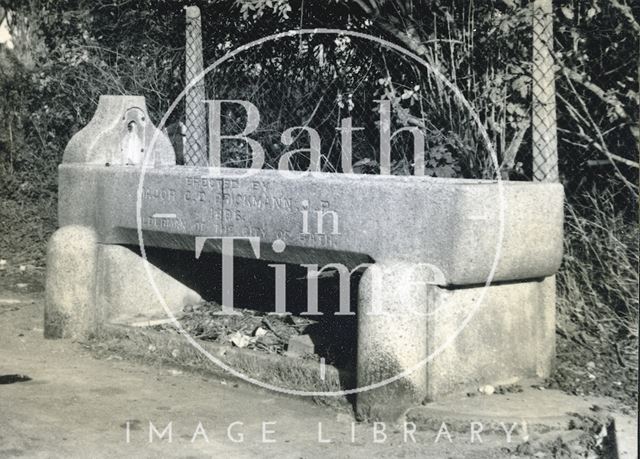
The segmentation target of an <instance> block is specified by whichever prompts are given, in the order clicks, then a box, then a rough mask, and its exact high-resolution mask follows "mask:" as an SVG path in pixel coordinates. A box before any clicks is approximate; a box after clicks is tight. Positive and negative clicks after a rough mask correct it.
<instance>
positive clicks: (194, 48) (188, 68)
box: [184, 6, 208, 166]
mask: <svg viewBox="0 0 640 459" xmlns="http://www.w3.org/2000/svg"><path fill="white" fill-rule="evenodd" d="M186 16H187V25H186V46H185V59H186V61H185V75H186V79H185V83H186V84H187V85H188V84H189V83H191V82H192V81H193V80H195V78H197V77H198V76H199V75H200V74H201V73H202V71H203V69H204V64H203V57H202V24H201V20H200V9H199V8H198V7H197V6H188V7H187V8H186ZM204 101H205V88H204V79H200V80H199V81H198V82H197V83H196V84H195V85H194V86H193V87H192V88H191V89H190V90H189V91H187V93H186V95H185V127H186V134H185V144H184V162H185V165H187V166H208V161H207V115H206V110H205V103H204Z"/></svg>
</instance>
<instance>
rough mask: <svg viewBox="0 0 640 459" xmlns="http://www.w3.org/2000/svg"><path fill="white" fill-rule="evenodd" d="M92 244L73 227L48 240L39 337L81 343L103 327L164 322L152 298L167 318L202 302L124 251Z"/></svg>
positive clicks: (84, 231)
mask: <svg viewBox="0 0 640 459" xmlns="http://www.w3.org/2000/svg"><path fill="white" fill-rule="evenodd" d="M97 241H98V240H97V236H96V234H95V232H94V231H93V230H92V229H91V228H88V227H84V226H77V225H70V226H64V227H62V228H60V229H59V230H57V231H56V232H55V233H54V234H53V236H52V237H51V239H50V241H49V246H48V250H47V279H46V304H45V317H44V335H45V338H72V339H86V338H89V337H90V336H91V335H92V334H93V333H95V332H96V331H97V330H98V329H99V328H100V326H101V325H102V324H103V323H106V322H112V323H113V322H117V323H131V322H135V321H140V322H142V321H145V320H152V319H163V318H167V317H168V315H167V310H166V309H165V307H164V306H163V304H162V302H161V300H160V299H159V297H158V294H159V296H160V297H161V298H162V299H163V300H164V303H165V305H166V307H167V309H168V310H169V311H171V312H172V313H173V314H178V313H179V312H181V311H182V309H183V307H184V306H186V305H187V304H194V303H197V302H199V301H201V300H202V298H201V297H200V295H199V294H198V293H196V292H195V291H193V290H192V289H190V288H188V287H186V286H185V285H184V284H182V283H181V282H179V281H177V280H176V279H174V278H173V277H171V276H169V275H168V274H166V273H164V272H163V271H161V270H160V269H158V268H156V267H155V266H153V265H151V264H149V263H148V262H147V261H145V260H144V259H143V258H142V257H140V256H139V255H137V254H136V253H134V252H132V251H131V250H129V249H127V248H126V247H122V246H118V245H103V244H99V243H98V242H97ZM147 269H148V271H149V272H147ZM150 277H151V278H152V279H153V280H154V283H155V285H156V288H157V293H156V291H155V290H154V288H153V286H152V283H151V280H150Z"/></svg>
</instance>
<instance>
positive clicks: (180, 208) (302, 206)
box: [141, 176, 342, 248]
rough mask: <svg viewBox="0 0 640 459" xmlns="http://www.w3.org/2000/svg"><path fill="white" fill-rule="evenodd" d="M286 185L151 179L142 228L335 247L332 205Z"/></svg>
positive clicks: (190, 178)
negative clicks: (293, 192) (302, 194)
mask: <svg viewBox="0 0 640 459" xmlns="http://www.w3.org/2000/svg"><path fill="white" fill-rule="evenodd" d="M288 188H289V187H287V186H286V184H283V182H279V181H278V180H273V179H271V180H265V179H261V178H253V177H249V178H218V177H201V176H186V177H185V176H182V177H179V178H176V179H175V180H174V182H173V183H172V184H171V185H168V184H167V183H166V180H161V179H156V178H155V177H149V178H147V179H145V183H144V186H143V189H142V207H141V215H142V227H143V229H147V230H153V231H165V232H177V233H182V234H190V235H208V236H214V235H218V236H227V237H259V238H261V240H264V241H265V242H271V241H275V240H276V239H281V240H283V241H285V242H286V243H287V244H288V245H300V246H313V247H326V248H331V247H335V246H336V244H337V240H338V238H339V237H340V236H341V235H342V228H341V226H340V223H341V222H340V221H339V216H338V212H337V210H336V209H334V208H333V207H332V203H331V202H330V201H329V200H326V199H318V198H314V199H313V201H312V200H311V199H304V197H300V196H296V197H294V196H292V193H291V192H290V191H289V190H288Z"/></svg>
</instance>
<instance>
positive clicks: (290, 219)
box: [59, 164, 563, 285]
mask: <svg viewBox="0 0 640 459" xmlns="http://www.w3.org/2000/svg"><path fill="white" fill-rule="evenodd" d="M224 172H225V173H226V174H229V175H230V176H231V177H230V178H220V177H207V174H208V170H207V169H205V168H192V167H181V168H156V169H148V170H146V171H145V173H144V178H143V183H142V189H141V197H142V199H141V201H140V203H139V205H140V209H141V211H140V216H141V223H142V229H143V230H144V231H145V241H146V243H148V244H149V245H155V246H161V247H168V248H182V249H191V250H192V249H193V246H194V236H212V237H223V236H234V237H249V236H252V237H260V242H262V243H263V244H264V246H263V247H262V250H261V254H260V258H262V259H269V260H274V261H289V262H293V263H302V262H315V263H331V262H343V263H348V262H352V263H354V264H355V263H358V262H362V261H364V260H367V259H374V260H389V259H390V260H401V261H408V262H414V263H425V264H429V265H431V266H432V267H434V269H433V272H432V279H430V280H429V282H430V283H433V284H437V285H469V284H483V283H485V282H486V280H487V278H488V276H489V274H490V272H491V269H492V266H493V264H494V261H495V260H496V258H497V267H496V271H495V276H494V278H493V280H494V281H513V280H519V279H531V278H539V277H546V276H550V275H553V274H555V272H556V271H557V269H558V267H559V265H560V262H561V259H562V223H563V190H562V186H561V185H559V184H550V183H523V182H506V183H503V184H502V185H499V184H497V183H496V182H492V181H479V180H457V179H456V180H453V179H451V180H449V179H434V178H429V177H389V176H362V175H353V174H312V175H309V176H307V177H299V178H298V179H291V178H289V179H287V178H283V177H282V176H280V174H279V173H278V172H277V171H259V172H258V173H257V174H255V175H253V176H250V177H246V176H245V177H241V176H240V172H239V171H238V170H235V171H234V170H230V169H224ZM294 175H295V174H294ZM203 177H204V178H203ZM140 179H141V171H140V170H139V169H137V168H127V167H109V168H107V167H98V166H86V165H85V166H81V165H74V164H63V165H61V166H60V214H59V215H60V224H61V225H67V224H85V225H89V226H93V227H95V228H96V230H97V231H98V234H99V237H100V240H101V241H102V242H106V243H131V244H137V243H138V235H137V231H136V229H137V220H136V206H137V205H138V200H137V191H138V186H139V184H140ZM80 190H82V191H80ZM501 195H503V196H504V207H501V206H500V199H499V198H500V196H501ZM95 209H100V212H98V213H97V212H96V210H95ZM318 212H324V214H322V215H323V219H322V220H323V224H322V226H321V227H319V226H318V221H319V220H320V219H319V218H318V216H319V214H318ZM332 212H335V214H334V213H332ZM502 214H504V238H503V240H502V244H498V242H499V227H500V220H501V215H502ZM305 219H306V222H307V224H306V226H305ZM334 222H336V226H335V227H334ZM167 236H170V237H167ZM176 236H182V237H176ZM277 239H281V240H283V241H284V242H285V243H286V248H285V249H284V251H283V252H282V253H276V252H274V251H273V250H271V248H270V245H271V243H272V242H274V241H276V240H277ZM239 246H240V247H239V248H238V251H237V252H236V254H237V255H245V256H249V257H255V254H254V253H253V251H252V250H251V248H250V247H249V245H248V244H245V245H244V246H242V244H239ZM206 249H211V250H216V249H218V247H216V245H215V244H213V243H212V244H207V246H206Z"/></svg>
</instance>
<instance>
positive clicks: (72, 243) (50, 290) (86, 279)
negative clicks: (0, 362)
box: [44, 225, 98, 339]
mask: <svg viewBox="0 0 640 459" xmlns="http://www.w3.org/2000/svg"><path fill="white" fill-rule="evenodd" d="M97 243H98V239H97V237H96V233H95V231H94V230H93V229H92V228H87V227H83V226H75V225H72V226H65V227H63V228H60V229H59V230H57V231H56V232H55V233H53V235H52V236H51V239H50V240H49V245H48V247H47V279H46V305H45V311H44V335H45V337H46V338H73V339H83V338H87V337H88V336H89V335H90V334H91V333H93V332H94V331H95V328H96V314H95V312H96V309H95V292H96V289H95V278H96V271H95V269H96V261H97Z"/></svg>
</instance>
